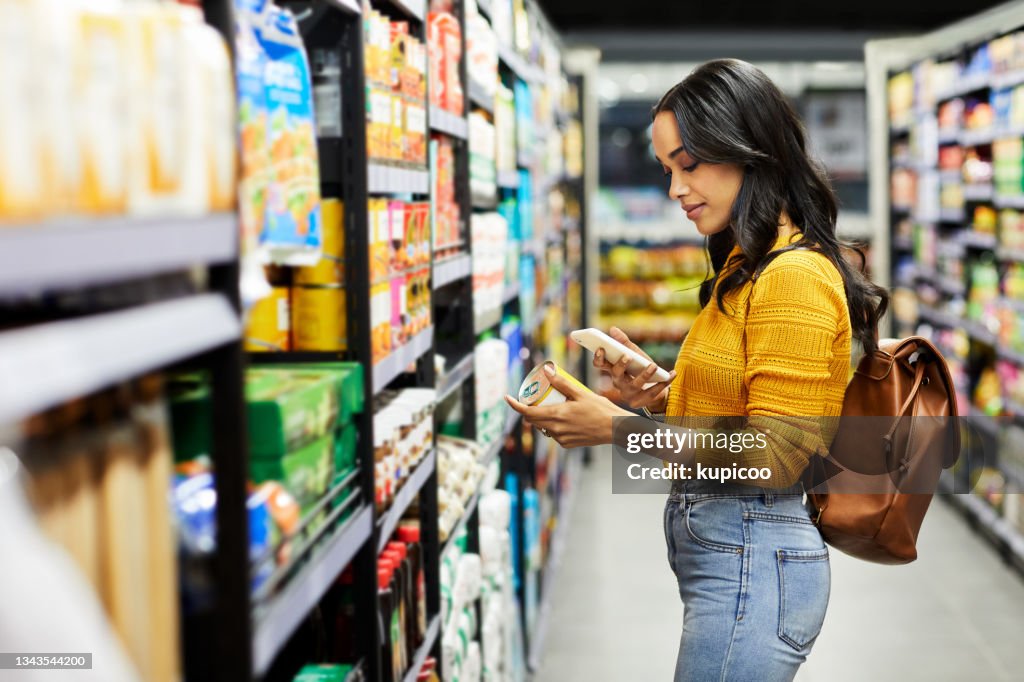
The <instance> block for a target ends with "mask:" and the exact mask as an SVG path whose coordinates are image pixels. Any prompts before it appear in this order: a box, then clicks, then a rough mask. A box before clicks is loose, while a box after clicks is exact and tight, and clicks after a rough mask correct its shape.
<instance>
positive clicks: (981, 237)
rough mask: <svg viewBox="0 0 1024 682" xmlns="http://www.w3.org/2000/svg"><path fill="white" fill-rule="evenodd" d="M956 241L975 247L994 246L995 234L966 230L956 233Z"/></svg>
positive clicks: (989, 247)
mask: <svg viewBox="0 0 1024 682" xmlns="http://www.w3.org/2000/svg"><path fill="white" fill-rule="evenodd" d="M958 241H959V242H960V243H961V244H963V245H964V246H971V247H974V248H976V249H994V248H996V236H995V235H994V234H988V233H985V232H976V231H974V230H967V231H965V232H961V233H960V234H959V235H958Z"/></svg>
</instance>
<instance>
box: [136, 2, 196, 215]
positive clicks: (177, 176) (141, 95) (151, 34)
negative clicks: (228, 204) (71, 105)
mask: <svg viewBox="0 0 1024 682" xmlns="http://www.w3.org/2000/svg"><path fill="white" fill-rule="evenodd" d="M125 9H126V12H125V14H124V22H125V29H126V30H125V49H126V53H127V55H128V58H127V59H126V60H125V67H126V70H127V74H128V82H127V87H126V89H125V92H126V94H127V95H128V116H127V120H128V122H129V125H128V130H129V133H128V144H127V149H128V153H129V155H130V158H131V166H130V167H131V172H130V173H129V174H128V182H129V189H130V193H129V204H130V206H129V207H130V209H131V211H132V212H133V213H137V214H149V215H152V214H162V215H167V214H173V213H175V212H177V211H178V210H179V209H180V206H179V205H178V203H177V202H178V201H179V200H180V198H181V191H182V183H183V180H184V178H185V177H186V162H188V163H190V164H191V165H190V166H189V167H188V169H187V170H188V171H189V172H190V173H191V174H192V177H193V178H195V177H196V175H198V176H199V177H198V179H199V180H204V178H203V172H204V171H203V166H202V165H201V164H200V165H199V168H196V163H197V162H198V161H199V159H198V158H195V157H196V156H197V154H198V155H201V154H202V151H201V150H202V148H203V138H204V134H203V133H204V129H205V127H206V126H207V125H208V121H207V120H206V119H205V118H204V117H203V116H202V113H201V104H200V102H201V101H202V100H201V98H202V97H203V96H204V95H205V93H202V92H201V90H202V88H201V87H199V85H200V82H201V76H200V73H199V71H198V69H197V64H196V62H195V61H194V59H193V55H192V53H191V52H189V50H188V48H189V47H191V46H190V45H188V44H187V43H186V36H185V27H184V25H183V24H184V22H185V21H188V23H193V21H194V19H192V18H190V17H188V15H192V17H194V13H196V12H199V10H198V9H197V8H194V7H184V6H177V5H166V4H158V3H153V2H134V3H131V4H129V5H128V6H127V7H126V8H125ZM198 22H199V23H201V22H202V15H201V13H200V16H199V18H198ZM190 148H191V149H190ZM186 156H188V157H190V158H187V159H186ZM201 186H202V188H203V189H205V188H206V182H205V181H204V182H202V183H201ZM206 208H207V206H206V199H205V197H204V198H203V199H202V202H201V205H200V206H199V209H198V210H199V211H205V210H206Z"/></svg>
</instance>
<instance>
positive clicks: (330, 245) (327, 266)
mask: <svg viewBox="0 0 1024 682" xmlns="http://www.w3.org/2000/svg"><path fill="white" fill-rule="evenodd" d="M320 210H321V213H322V215H323V245H322V247H321V251H322V253H321V256H320V262H319V263H317V264H316V265H311V266H308V267H303V268H296V269H295V283H296V284H303V285H305V284H344V282H345V228H344V220H345V211H344V208H343V205H342V203H341V201H340V200H338V199H324V200H323V201H322V202H321V204H320Z"/></svg>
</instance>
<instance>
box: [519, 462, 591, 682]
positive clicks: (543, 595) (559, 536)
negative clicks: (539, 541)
mask: <svg viewBox="0 0 1024 682" xmlns="http://www.w3.org/2000/svg"><path fill="white" fill-rule="evenodd" d="M566 456H567V457H568V456H575V455H566ZM567 465H568V466H569V468H570V471H569V481H570V483H569V489H568V492H567V493H566V494H565V496H564V497H562V498H561V500H560V501H559V503H558V510H557V512H556V516H555V519H556V521H555V530H554V532H553V535H552V538H551V544H550V548H549V550H548V560H547V564H546V565H545V566H544V575H543V576H542V582H541V589H540V599H541V603H540V608H539V609H538V613H537V621H536V626H535V627H534V630H533V633H531V634H530V636H529V638H528V641H529V644H530V650H529V658H528V659H527V666H528V668H529V669H530V670H532V671H537V670H539V669H540V659H541V656H542V654H543V653H544V643H545V641H546V640H547V631H548V623H549V620H550V618H551V609H552V604H553V602H554V600H553V599H552V594H554V588H555V579H556V578H557V576H558V568H559V566H560V565H561V563H562V556H563V555H564V554H565V547H566V544H567V543H568V538H569V528H570V527H571V524H570V523H569V515H570V514H571V513H572V509H573V505H574V504H575V501H576V489H577V488H578V486H579V485H580V479H581V475H580V471H579V467H578V465H574V464H573V463H572V462H567Z"/></svg>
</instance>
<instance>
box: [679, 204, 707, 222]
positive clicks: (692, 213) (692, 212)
mask: <svg viewBox="0 0 1024 682" xmlns="http://www.w3.org/2000/svg"><path fill="white" fill-rule="evenodd" d="M705 205H706V204H696V205H694V206H690V207H689V208H687V207H686V206H683V210H685V211H686V217H687V218H689V219H690V220H697V218H699V217H700V214H701V213H703V212H704V206H705Z"/></svg>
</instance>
